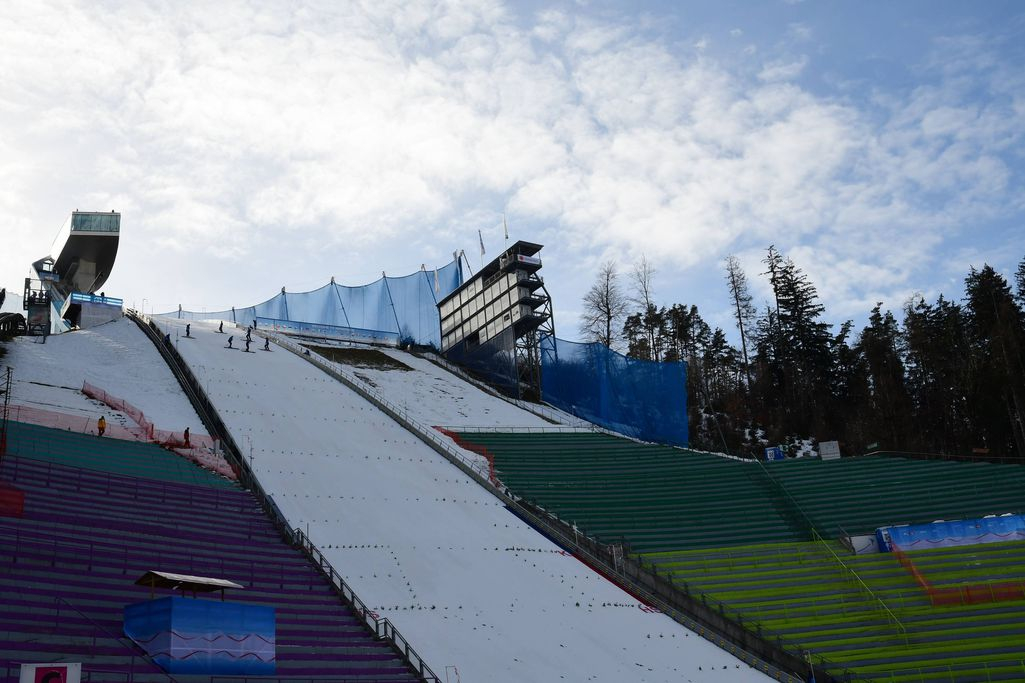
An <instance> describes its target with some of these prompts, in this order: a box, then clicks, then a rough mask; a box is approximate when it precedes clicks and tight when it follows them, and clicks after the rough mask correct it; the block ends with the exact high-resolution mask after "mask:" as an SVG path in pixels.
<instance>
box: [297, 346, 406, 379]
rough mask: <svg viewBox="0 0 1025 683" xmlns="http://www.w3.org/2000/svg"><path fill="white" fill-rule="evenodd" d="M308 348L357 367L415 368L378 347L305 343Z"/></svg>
mask: <svg viewBox="0 0 1025 683" xmlns="http://www.w3.org/2000/svg"><path fill="white" fill-rule="evenodd" d="M303 346H305V347H306V348H308V349H310V350H311V351H315V352H317V353H318V354H320V355H321V356H323V357H324V358H327V359H328V360H330V361H334V362H335V363H343V364H345V365H351V366H353V367H356V368H368V369H370V370H399V371H401V372H410V371H412V370H413V368H411V367H409V366H408V365H406V364H405V363H403V362H401V361H398V360H395V359H394V358H392V357H391V356H389V355H388V354H386V353H382V352H381V351H378V350H377V349H356V348H342V347H338V346H316V345H314V344H304V345H303Z"/></svg>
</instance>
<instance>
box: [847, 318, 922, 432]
mask: <svg viewBox="0 0 1025 683" xmlns="http://www.w3.org/2000/svg"><path fill="white" fill-rule="evenodd" d="M881 307H882V303H877V304H876V306H875V308H873V309H872V314H871V315H870V316H869V324H868V326H867V327H865V329H864V330H862V332H861V338H860V339H859V340H858V348H857V351H858V352H859V353H860V355H861V356H862V358H863V359H864V363H865V370H866V378H867V380H868V385H869V394H868V396H866V397H865V398H867V399H868V406H867V407H868V408H869V409H870V410H871V411H872V415H874V416H876V418H875V419H873V420H871V425H872V428H873V429H874V433H875V435H876V440H879V441H882V442H884V443H885V444H886V446H887V447H888V448H892V449H902V450H906V449H907V448H908V438H907V435H906V429H907V427H908V426H909V425H910V424H912V409H911V408H912V406H911V398H910V396H909V395H908V390H907V385H906V382H905V370H904V363H903V361H902V360H901V347H902V344H903V342H902V339H901V333H900V329H899V327H898V325H897V320H896V319H895V318H894V317H893V314H892V313H890V312H889V311H887V312H886V313H882V312H881V311H880V308H881Z"/></svg>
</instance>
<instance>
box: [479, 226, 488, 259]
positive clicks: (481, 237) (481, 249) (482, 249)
mask: <svg viewBox="0 0 1025 683" xmlns="http://www.w3.org/2000/svg"><path fill="white" fill-rule="evenodd" d="M477 239H479V240H480V257H481V258H484V254H486V253H487V252H486V251H484V236H483V235H481V234H480V230H478V231H477Z"/></svg>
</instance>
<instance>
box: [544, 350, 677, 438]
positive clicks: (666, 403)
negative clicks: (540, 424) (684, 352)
mask: <svg viewBox="0 0 1025 683" xmlns="http://www.w3.org/2000/svg"><path fill="white" fill-rule="evenodd" d="M541 395H542V398H543V399H544V400H545V401H547V402H548V403H551V404H552V405H554V406H556V407H558V408H561V409H562V410H565V411H567V412H570V413H572V414H574V415H576V416H577V417H582V418H584V419H585V420H588V421H590V422H594V423H595V424H598V425H601V426H602V427H605V428H607V429H611V430H613V431H616V432H619V433H620V434H626V435H627V436H632V437H634V438H637V439H642V440H644V441H656V442H659V443H666V444H673V445H676V446H686V445H687V364H686V363H683V362H679V363H656V362H653V361H646V360H637V359H634V358H627V357H626V356H624V355H622V354H620V353H616V352H615V351H612V350H611V349H609V348H607V347H605V346H602V345H601V344H596V343H595V344H581V343H578V342H571V341H565V340H563V339H556V338H555V337H552V336H551V335H544V336H542V337H541Z"/></svg>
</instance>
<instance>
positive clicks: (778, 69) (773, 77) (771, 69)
mask: <svg viewBox="0 0 1025 683" xmlns="http://www.w3.org/2000/svg"><path fill="white" fill-rule="evenodd" d="M806 66H808V57H807V56H805V55H801V56H800V57H798V58H797V59H792V60H777V61H773V62H769V63H768V64H766V65H765V66H764V68H762V70H761V72H760V73H759V74H758V79H759V80H761V81H765V82H773V81H789V80H793V79H794V78H797V77H798V76H800V75H801V72H802V71H804V67H806Z"/></svg>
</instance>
